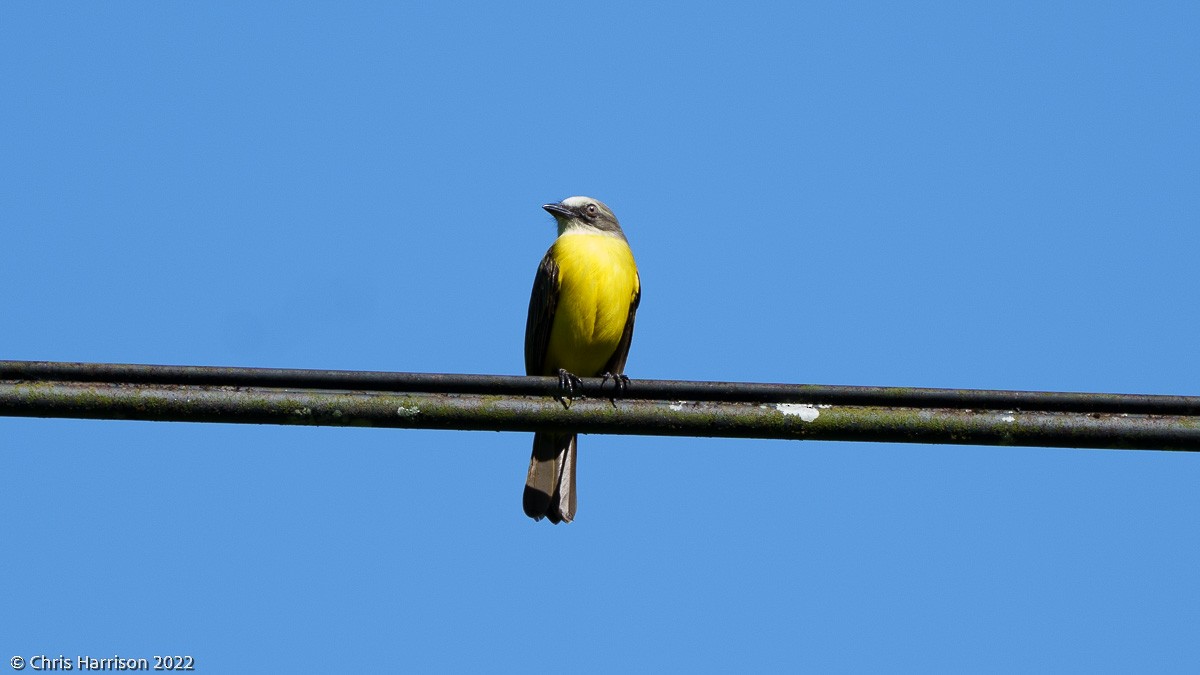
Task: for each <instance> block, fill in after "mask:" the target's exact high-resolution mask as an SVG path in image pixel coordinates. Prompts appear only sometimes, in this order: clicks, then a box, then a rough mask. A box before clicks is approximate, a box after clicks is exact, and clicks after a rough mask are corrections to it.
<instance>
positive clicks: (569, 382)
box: [558, 368, 583, 409]
mask: <svg viewBox="0 0 1200 675" xmlns="http://www.w3.org/2000/svg"><path fill="white" fill-rule="evenodd" d="M582 389H583V380H581V379H579V376H578V375H576V374H574V373H568V372H567V369H566V368H559V369H558V390H559V392H560V393H559V396H558V400H559V402H560V403H562V404H563V407H564V408H568V409H569V408H570V407H571V402H572V401H574V400H575V396H576V392H579V391H581V390H582ZM579 397H580V398H582V397H583V394H582V393H580V394H579Z"/></svg>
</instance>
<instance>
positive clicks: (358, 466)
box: [0, 2, 1200, 673]
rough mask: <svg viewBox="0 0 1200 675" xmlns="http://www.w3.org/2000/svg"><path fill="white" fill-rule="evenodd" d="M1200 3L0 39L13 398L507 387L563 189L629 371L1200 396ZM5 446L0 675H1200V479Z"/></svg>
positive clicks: (0, 195) (215, 440) (823, 463)
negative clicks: (286, 371) (302, 371)
mask: <svg viewBox="0 0 1200 675" xmlns="http://www.w3.org/2000/svg"><path fill="white" fill-rule="evenodd" d="M1198 34H1200V6H1198V5H1197V4H1196V3H1194V2H1173V3H1172V2H1168V3H1154V4H1152V5H1151V4H1147V3H1133V2H1128V3H1120V2H1115V3H1061V4H1060V3H1055V4H1047V3H1040V2H1029V3H1018V2H1014V3H989V4H986V5H984V4H981V3H957V2H944V3H943V2H922V3H911V4H906V5H903V6H878V5H876V4H874V3H854V2H850V3H845V2H838V3H826V4H813V5H804V4H801V3H769V2H767V3H742V4H736V3H708V4H705V3H700V4H695V3H689V4H674V5H658V6H651V5H648V4H646V3H620V2H614V3H604V4H603V5H596V6H583V5H580V4H576V3H560V2H533V3H522V4H520V5H519V6H504V5H498V4H494V3H478V4H461V3H441V4H433V5H428V6H426V7H417V6H407V7H395V6H391V5H388V4H350V3H329V4H327V5H325V6H323V7H322V6H317V5H306V6H298V5H289V4H280V5H271V4H256V3H237V4H232V5H230V4H219V3H118V4H114V3H85V4H72V5H59V4H43V3H28V4H9V5H6V6H4V7H3V9H0V91H2V92H3V95H2V97H0V278H2V279H3V288H4V292H3V293H2V294H0V326H2V327H3V329H2V330H0V358H7V359H39V360H42V359H44V360H62V361H102V362H132V363H169V364H194V365H244V366H277V367H298V368H346V369H365V370H398V371H418V372H460V373H519V372H521V371H522V368H523V365H522V340H523V331H524V321H525V309H526V303H527V302H528V293H529V288H530V285H531V282H532V280H533V274H534V270H535V267H536V265H537V262H538V260H539V259H540V258H541V256H542V254H543V252H544V251H545V249H546V247H547V246H548V245H549V244H550V242H551V240H552V238H553V235H554V227H553V221H552V219H551V218H550V216H549V215H548V214H546V213H544V212H542V211H541V210H540V209H539V205H541V204H543V203H545V202H547V201H554V200H558V199H561V198H563V197H567V196H569V195H575V194H587V195H591V196H594V197H597V198H600V199H602V200H604V201H605V202H607V203H608V204H609V205H610V206H611V207H612V208H613V209H614V210H615V211H616V213H617V215H618V216H619V217H620V218H621V221H622V224H623V225H624V227H625V230H626V232H627V234H628V236H629V239H630V241H631V244H632V246H633V248H634V252H635V254H636V256H637V260H638V263H639V266H640V269H641V276H642V283H643V299H642V305H641V309H640V311H639V314H638V326H637V334H636V336H635V339H634V343H633V349H632V352H631V356H630V359H629V363H628V372H629V374H630V375H631V376H632V377H634V378H638V377H644V378H662V379H696V380H709V379H716V380H738V381H775V382H801V383H821V384H870V385H912V386H935V387H975V388H1010V389H1044V390H1060V391H1113V392H1128V393H1169V394H1200V385H1198V383H1200V368H1198V367H1197V365H1196V359H1195V351H1196V336H1197V335H1198V334H1200V319H1198V318H1197V311H1196V308H1197V307H1198V306H1200V290H1198V289H1200V283H1198V282H1197V277H1196V260H1197V256H1198V255H1200V232H1198V225H1200V218H1198V216H1197V214H1198V213H1200V125H1198V124H1197V120H1200V46H1198V45H1200V43H1198V42H1197V39H1196V35H1198ZM529 446H530V436H529V435H528V434H498V433H482V432H433V431H400V430H373V429H329V428H290V427H254V426H234V425H207V424H164V423H142V422H115V421H75V420H33V419H16V418H6V419H0V471H2V472H3V475H4V476H5V478H6V481H5V483H6V487H5V488H4V489H3V490H0V514H2V516H0V537H2V539H3V541H4V542H5V547H4V548H5V553H6V555H5V558H6V560H5V564H4V573H3V575H0V605H2V606H3V607H4V610H5V615H6V616H7V619H6V620H4V621H3V622H2V624H0V650H3V654H2V655H3V656H4V657H8V656H10V655H23V656H25V657H28V656H30V655H35V654H46V655H49V656H59V655H66V656H68V657H74V656H75V655H85V654H90V655H92V656H96V657H104V656H111V655H113V654H119V655H121V656H124V657H149V656H151V655H154V654H180V653H182V654H191V655H193V656H195V658H196V660H197V668H198V670H199V671H202V672H209V673H217V672H221V673H226V672H262V671H263V670H264V668H265V669H266V670H274V671H277V672H307V671H316V670H325V671H334V672H337V671H343V670H345V671H368V670H369V671H372V672H374V671H376V670H378V669H379V668H381V667H383V668H384V669H408V670H418V669H420V670H429V669H433V668H438V669H445V670H450V671H476V670H488V671H516V670H522V671H530V670H539V669H555V668H560V667H566V668H569V669H571V670H574V671H581V672H613V671H625V670H633V671H652V670H671V671H675V670H701V671H704V670H713V671H721V670H723V671H730V670H742V669H748V668H751V667H753V668H770V669H777V670H792V669H796V668H804V669H807V670H815V671H833V672H838V671H846V672H855V671H857V672H864V671H881V670H883V671H903V670H920V671H955V672H962V671H964V670H965V671H980V670H982V671H1009V672H1011V671H1016V670H1021V671H1025V670H1035V671H1043V672H1045V671H1054V672H1061V671H1083V672H1104V671H1110V672H1132V671H1135V670H1136V671H1142V670H1157V671H1162V672H1171V671H1175V672H1183V671H1190V672H1195V670H1196V669H1197V668H1198V667H1200V648H1198V647H1197V642H1196V635H1197V634H1198V633H1200V603H1198V602H1197V597H1198V596H1200V576H1198V575H1197V574H1196V570H1197V569H1200V539H1198V538H1197V537H1196V532H1197V530H1198V528H1200V488H1198V486H1200V461H1198V460H1200V458H1197V457H1194V456H1190V455H1187V454H1182V453H1180V454H1171V453H1158V452H1113V451H1096V450H1069V449H1040V448H1014V449H999V448H979V447H952V446H920V445H884V444H858V443H819V442H808V443H795V442H781V441H754V440H722V439H696V438H644V437H604V436H585V437H583V438H582V439H581V443H580V448H581V450H580V466H579V481H580V483H579V493H580V497H579V514H578V517H577V520H576V522H574V523H572V524H571V525H569V526H559V527H552V526H550V525H548V524H547V523H545V522H543V523H533V522H532V521H529V520H528V519H526V518H525V517H524V516H523V515H522V513H521V508H520V503H519V502H520V494H521V488H522V485H523V481H524V475H525V470H526V465H527V461H528V454H529Z"/></svg>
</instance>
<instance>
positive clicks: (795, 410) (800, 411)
mask: <svg viewBox="0 0 1200 675" xmlns="http://www.w3.org/2000/svg"><path fill="white" fill-rule="evenodd" d="M775 409H776V410H778V411H779V412H781V413H783V414H784V415H795V416H797V417H799V418H800V419H802V420H804V421H805V422H812V421H814V420H816V419H817V418H818V417H820V416H821V413H820V411H818V410H817V406H815V405H812V404H810V403H777V404H775Z"/></svg>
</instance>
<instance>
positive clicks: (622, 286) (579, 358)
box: [546, 233, 638, 377]
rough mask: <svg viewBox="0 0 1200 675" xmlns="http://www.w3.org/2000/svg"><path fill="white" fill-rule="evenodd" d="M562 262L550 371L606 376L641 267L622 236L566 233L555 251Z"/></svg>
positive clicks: (548, 362)
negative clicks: (562, 370)
mask: <svg viewBox="0 0 1200 675" xmlns="http://www.w3.org/2000/svg"><path fill="white" fill-rule="evenodd" d="M551 250H552V251H553V256H554V261H555V262H556V263H558V305H557V309H556V310H555V314H554V325H553V327H552V328H551V329H550V344H549V345H548V348H547V351H546V373H547V374H552V373H555V372H557V371H558V369H559V368H565V369H567V370H568V371H569V372H571V373H574V374H576V375H579V376H580V377H594V376H596V375H601V374H602V373H603V371H604V365H605V364H606V363H607V362H608V360H609V358H611V357H612V355H613V352H614V351H616V348H617V344H618V343H619V342H620V341H621V335H622V333H623V332H624V330H625V321H626V319H628V317H629V305H630V303H632V302H633V298H634V295H635V294H636V293H637V292H638V274H637V265H636V264H634V262H633V252H632V251H630V250H629V244H627V243H626V242H625V240H624V239H622V238H620V237H614V236H610V235H606V234H592V233H564V234H562V235H560V236H559V237H558V239H557V240H555V242H554V246H553V247H552V249H551Z"/></svg>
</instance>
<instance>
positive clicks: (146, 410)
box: [0, 361, 1200, 451]
mask: <svg viewBox="0 0 1200 675" xmlns="http://www.w3.org/2000/svg"><path fill="white" fill-rule="evenodd" d="M583 382H584V385H583V387H582V389H581V390H580V393H581V395H582V397H578V398H576V399H575V400H574V401H571V402H570V404H569V405H566V404H564V403H563V402H562V401H560V400H559V398H558V396H559V393H560V391H559V388H558V380H557V378H553V377H520V376H506V375H452V374H435V373H388V372H367V371H340V370H295V369H271V368H225V367H207V366H150V365H129V364H100V363H58V362H38V361H0V416H26V417H73V418H88V419H135V420H151V421H175V422H227V423H249V424H305V425H327V426H376V427H396V428H428V429H463V430H492V431H534V430H573V431H577V432H581V433H610V434H646V435H676V436H726V437H744V438H784V439H812V440H847V441H880V442H909V443H956V444H970V445H1022V446H1058V447H1081V448H1129V449H1157V450H1193V451H1194V450H1200V397H1196V396H1157V395H1131V394H1090V393H1065V392H1028V391H995V390H972V389H926V388H901V387H853V386H833V385H788V384H762V383H730V382H686V381H667V380H633V381H632V382H631V383H630V385H629V386H628V387H627V388H625V389H623V390H621V391H617V390H616V388H615V385H614V383H613V382H612V381H611V380H610V381H608V382H604V381H603V380H601V379H600V378H587V379H585V380H584V381H583Z"/></svg>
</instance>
